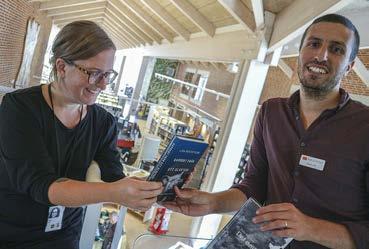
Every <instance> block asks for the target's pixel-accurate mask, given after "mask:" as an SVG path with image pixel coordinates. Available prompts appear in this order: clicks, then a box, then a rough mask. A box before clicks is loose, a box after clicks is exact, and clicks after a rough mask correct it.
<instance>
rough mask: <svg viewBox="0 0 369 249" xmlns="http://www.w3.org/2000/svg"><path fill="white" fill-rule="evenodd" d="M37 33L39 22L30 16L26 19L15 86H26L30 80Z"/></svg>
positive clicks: (38, 31)
mask: <svg viewBox="0 0 369 249" xmlns="http://www.w3.org/2000/svg"><path fill="white" fill-rule="evenodd" d="M39 33H40V24H38V23H37V22H36V21H35V20H34V19H32V18H31V19H28V24H27V33H26V39H25V42H24V48H23V57H22V63H21V66H20V68H19V71H18V73H17V77H16V81H15V86H16V88H24V87H27V86H28V84H29V83H30V81H31V80H32V78H31V64H32V59H33V54H34V52H35V48H36V44H37V38H38V35H39Z"/></svg>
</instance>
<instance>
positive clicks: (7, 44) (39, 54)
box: [0, 0, 51, 98]
mask: <svg viewBox="0 0 369 249" xmlns="http://www.w3.org/2000/svg"><path fill="white" fill-rule="evenodd" d="M38 6H39V4H31V3H27V1H26V0H0V85H3V86H9V87H11V86H12V81H13V80H14V79H15V77H16V74H17V72H18V69H19V67H20V64H21V59H22V55H23V46H24V39H25V35H26V29H27V21H28V19H29V18H30V17H32V18H35V20H36V21H37V22H38V23H39V24H40V25H41V29H40V34H39V38H38V43H37V46H36V49H35V52H34V58H33V61H32V65H31V75H36V76H40V75H41V73H42V66H43V59H44V54H45V51H46V47H47V42H48V39H49V34H50V30H51V19H50V18H47V17H46V15H45V14H44V13H41V12H39V11H37V9H38ZM37 83H38V80H37V79H32V80H31V82H30V83H29V85H35V84H37ZM0 98H1V97H0Z"/></svg>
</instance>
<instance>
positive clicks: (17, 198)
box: [0, 21, 162, 249]
mask: <svg viewBox="0 0 369 249" xmlns="http://www.w3.org/2000/svg"><path fill="white" fill-rule="evenodd" d="M115 50H116V48H115V46H114V44H113V42H112V41H111V39H110V38H109V37H108V36H107V34H106V33H105V32H104V31H103V30H102V29H101V28H100V27H99V26H98V25H96V24H95V23H93V22H89V21H78V22H73V23H70V24H68V25H66V26H65V27H64V28H63V29H62V30H61V31H60V32H59V34H58V35H57V37H56V39H55V41H54V44H53V47H52V52H53V56H52V58H51V60H50V61H51V64H52V66H53V70H52V76H53V77H52V78H53V81H52V83H50V84H48V85H41V86H35V87H31V88H27V89H22V90H18V91H15V92H13V93H10V94H7V95H5V97H4V98H3V102H2V105H1V107H0V203H1V204H0V248H7V249H11V248H22V249H24V248H27V249H33V248H40V249H41V248H42V249H45V248H52V249H56V248H63V249H76V248H79V237H80V233H81V227H82V208H81V206H83V205H86V204H91V203H98V202H115V203H119V204H121V205H124V206H127V207H130V208H134V209H140V210H146V209H147V208H149V207H150V206H151V205H152V204H153V203H154V202H155V201H156V196H157V195H158V194H159V193H160V192H161V191H162V185H161V183H156V182H146V181H141V180H137V179H134V178H129V177H125V176H124V174H123V171H122V165H121V164H120V161H119V154H118V151H117V150H116V135H117V128H116V124H115V122H114V118H113V116H112V115H110V114H109V113H108V112H107V111H105V110H104V109H102V108H101V107H99V106H97V105H95V104H94V103H95V101H96V98H97V96H98V94H99V93H100V92H101V91H102V90H104V89H105V88H106V86H107V85H108V84H110V83H112V82H113V81H114V79H115V78H116V77H117V72H115V71H114V70H113V69H112V68H113V62H114V53H115ZM93 160H94V161H96V162H97V163H98V164H99V167H100V170H101V176H102V180H103V181H105V182H106V183H88V182H85V181H84V180H85V176H86V172H87V168H88V167H89V165H90V164H91V162H92V161H93ZM56 207H57V208H58V210H59V211H60V213H59V215H58V216H57V217H54V216H52V215H50V214H51V212H52V210H54V209H55V208H56Z"/></svg>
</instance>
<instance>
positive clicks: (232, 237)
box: [206, 198, 292, 249]
mask: <svg viewBox="0 0 369 249" xmlns="http://www.w3.org/2000/svg"><path fill="white" fill-rule="evenodd" d="M260 207H261V206H260V204H259V203H258V202H257V201H255V200H254V199H253V198H248V199H247V201H246V202H245V204H243V206H242V207H241V208H240V210H239V211H238V212H237V213H236V214H235V215H234V216H233V217H232V219H231V220H230V221H229V222H228V223H227V224H226V225H225V227H224V228H223V229H222V231H220V232H219V234H218V235H217V236H216V237H215V238H214V240H212V241H211V242H210V244H209V245H208V246H207V247H206V249H228V248H232V249H261V248H263V249H265V248H269V249H283V248H285V247H286V246H287V245H288V244H289V243H290V242H291V241H292V238H282V237H277V236H274V235H273V234H272V232H270V231H265V232H263V231H261V230H260V226H261V225H260V224H255V223H254V222H252V218H254V217H255V216H256V211H257V210H258V209H259V208H260Z"/></svg>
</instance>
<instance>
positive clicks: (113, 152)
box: [94, 113, 125, 182]
mask: <svg viewBox="0 0 369 249" xmlns="http://www.w3.org/2000/svg"><path fill="white" fill-rule="evenodd" d="M105 130H106V134H105V136H103V137H102V141H101V142H100V144H99V148H98V151H97V153H96V155H95V158H94V160H95V161H96V162H97V163H98V164H99V167H100V170H101V179H102V180H103V181H105V182H114V181H117V180H119V179H122V178H124V177H125V175H124V173H123V166H122V164H121V163H120V154H119V151H118V150H117V134H118V131H117V124H116V122H115V120H114V117H113V116H112V115H110V114H109V113H108V115H107V122H106V129H105Z"/></svg>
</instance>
